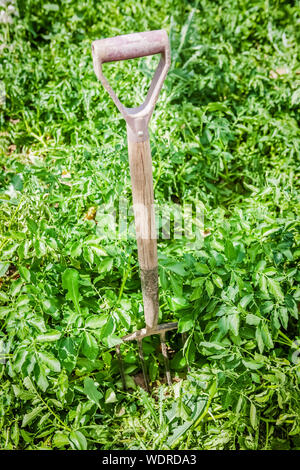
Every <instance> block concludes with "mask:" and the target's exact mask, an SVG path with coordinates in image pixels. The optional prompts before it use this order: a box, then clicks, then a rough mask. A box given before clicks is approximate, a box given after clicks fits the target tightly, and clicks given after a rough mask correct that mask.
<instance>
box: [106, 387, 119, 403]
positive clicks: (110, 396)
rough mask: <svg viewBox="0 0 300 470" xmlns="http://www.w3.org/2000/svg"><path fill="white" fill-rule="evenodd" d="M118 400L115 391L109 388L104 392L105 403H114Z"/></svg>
mask: <svg viewBox="0 0 300 470" xmlns="http://www.w3.org/2000/svg"><path fill="white" fill-rule="evenodd" d="M117 401H118V399H117V397H116V394H115V392H114V391H113V389H112V388H109V389H107V390H106V392H105V403H116V402H117Z"/></svg>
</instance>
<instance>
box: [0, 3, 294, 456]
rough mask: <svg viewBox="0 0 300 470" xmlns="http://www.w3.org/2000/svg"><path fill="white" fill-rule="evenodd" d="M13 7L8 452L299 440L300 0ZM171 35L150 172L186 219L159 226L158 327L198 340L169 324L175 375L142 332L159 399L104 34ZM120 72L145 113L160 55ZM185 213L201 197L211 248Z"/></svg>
mask: <svg viewBox="0 0 300 470" xmlns="http://www.w3.org/2000/svg"><path fill="white" fill-rule="evenodd" d="M11 3H12V2H11ZM1 8H2V11H3V12H4V13H3V14H2V13H1V17H0V18H1V21H2V23H1V32H0V34H1V39H2V41H1V43H2V46H1V66H0V67H1V68H0V70H1V77H0V79H1V81H0V85H1V88H0V90H1V94H0V105H1V118H0V119H1V133H0V285H1V287H0V375H1V383H0V446H1V448H2V449H43V448H47V449H112V448H113V449H252V450H254V449H299V447H300V441H299V430H300V399H299V396H300V395H299V379H300V369H299V367H300V366H299V356H300V353H299V348H300V346H299V345H300V331H299V318H298V311H299V301H300V289H299V280H300V274H299V253H300V251H299V126H298V124H299V99H300V95H299V70H300V65H299V61H298V56H297V52H298V46H297V44H298V43H299V32H298V30H299V28H297V25H298V22H299V12H298V8H297V3H296V2H290V3H289V4H287V2H285V1H276V2H275V1H274V2H273V1H269V2H265V1H260V0H251V1H250V0H244V1H242V2H241V1H239V2H238V1H235V0H230V1H229V0H228V1H227V0H224V1H222V2H221V1H220V2H219V1H216V2H208V1H206V0H203V1H201V2H195V4H192V3H190V2H189V3H187V2H183V1H175V2H174V1H172V2H168V1H166V2H160V1H158V0H157V1H154V2H151V5H149V6H148V5H147V7H146V8H145V7H144V6H143V4H142V3H141V2H139V1H134V2H133V1H131V0H128V1H126V2H120V1H118V0H113V1H110V2H107V1H102V2H94V1H92V0H85V1H81V2H79V1H76V0H69V1H68V2H65V6H64V8H63V9H62V8H61V6H60V2H52V3H45V2H42V1H40V0H28V1H26V2H23V1H22V0H18V1H17V2H15V3H13V5H12V8H8V4H6V6H4V7H2V6H1ZM5 15H6V16H5ZM125 20H126V21H125ZM124 28H125V29H124ZM160 28H164V29H166V30H167V31H168V35H169V38H170V43H171V51H172V67H171V69H170V72H169V73H168V76H167V79H166V82H165V85H164V88H163V89H162V92H161V98H160V104H158V105H157V108H156V109H155V112H154V114H153V118H152V124H151V126H152V131H153V133H152V135H151V142H152V155H153V164H152V168H153V180H154V191H155V198H156V200H155V203H156V205H157V206H158V207H161V210H162V211H163V210H165V211H168V210H169V209H170V211H171V213H172V214H173V215H172V216H171V222H170V228H169V229H168V227H167V226H166V225H165V224H163V223H162V221H160V225H159V230H160V236H159V239H158V266H159V279H160V286H159V289H160V299H159V303H160V313H159V322H160V323H162V322H169V321H170V322H178V330H179V332H180V333H182V334H183V335H185V343H184V346H183V344H182V341H181V338H180V335H178V334H177V335H176V334H173V333H171V332H170V333H169V334H170V337H169V342H168V353H169V357H170V368H171V372H172V377H173V379H174V380H173V383H172V385H171V386H169V387H168V386H167V385H166V384H165V383H164V374H163V364H164V361H163V356H162V351H161V348H160V345H159V341H158V339H155V337H152V338H145V339H144V340H143V353H144V357H145V362H146V366H147V370H148V373H149V380H150V382H151V384H152V389H153V390H152V393H151V394H148V393H146V392H145V390H144V389H143V386H144V384H143V379H142V376H141V373H140V366H139V364H138V358H137V354H136V349H135V347H134V345H133V344H129V343H128V344H126V345H123V344H121V339H120V338H121V337H122V336H123V335H126V334H128V333H130V332H132V331H135V330H138V329H140V328H142V327H143V326H144V323H143V321H144V320H143V311H142V308H141V303H142V293H141V285H140V280H139V271H138V265H137V261H136V260H137V250H136V241H135V238H134V236H131V234H130V233H132V232H130V230H131V229H132V226H133V214H132V213H131V212H130V210H129V208H130V205H131V199H130V197H131V196H130V194H131V191H130V179H129V166H128V155H127V148H126V145H125V141H126V139H125V135H126V129H125V125H124V123H123V122H122V121H121V120H120V117H119V115H118V113H117V111H116V110H115V107H114V105H113V103H112V102H111V100H110V99H109V97H108V96H107V95H106V94H105V92H104V90H102V89H101V88H100V87H99V83H98V81H97V79H96V77H95V75H94V72H93V68H92V64H91V53H90V46H91V43H92V41H93V40H95V39H96V38H102V37H111V36H114V35H116V34H119V33H123V34H126V33H132V32H137V31H146V30H155V29H160ZM119 65H120V66H118V67H114V66H113V67H112V68H111V69H110V76H111V80H112V82H113V83H115V84H116V85H117V87H118V88H117V90H116V91H117V92H118V93H119V95H120V97H121V99H122V100H123V102H124V104H125V105H126V106H131V105H132V104H133V102H134V103H135V102H136V101H135V100H136V99H138V100H139V99H140V101H142V99H143V96H144V95H145V94H146V91H147V89H148V84H149V82H150V80H151V77H152V71H153V69H154V68H155V65H156V63H153V62H152V61H151V60H150V58H148V59H145V60H143V61H140V62H138V61H135V60H134V61H133V62H131V61H130V62H126V65H125V63H122V64H119ZM107 67H111V66H109V65H107ZM123 199H125V201H127V204H128V212H127V222H128V227H129V228H128V231H127V230H124V231H123V232H122V230H120V231H119V232H116V222H117V221H119V220H120V213H122V211H123V208H124V205H123V202H122V203H121V202H120V201H123ZM166 202H167V203H168V207H166V206H164V207H162V206H163V204H165V203H166ZM183 207H186V210H187V211H188V210H189V208H190V209H191V211H192V214H193V215H195V212H196V209H197V208H198V209H199V210H200V209H201V210H200V212H201V214H202V215H203V217H202V216H201V217H200V218H199V219H197V220H198V221H200V222H199V223H200V225H199V227H198V229H199V230H200V232H201V233H202V236H201V237H199V238H197V239H196V240H195V239H194V238H193V237H192V236H191V234H189V233H188V232H186V233H185V234H182V236H181V237H177V236H175V234H176V226H175V224H174V219H175V218H176V217H175V215H174V214H175V213H176V210H177V209H179V208H180V210H181V208H183ZM126 210H127V209H126ZM168 233H170V235H168ZM197 233H199V232H197ZM117 345H120V347H121V349H122V355H123V358H124V372H125V376H126V384H127V387H128V389H129V390H128V391H124V390H123V389H122V383H121V378H120V374H119V369H118V358H117V355H116V353H115V347H116V346H117Z"/></svg>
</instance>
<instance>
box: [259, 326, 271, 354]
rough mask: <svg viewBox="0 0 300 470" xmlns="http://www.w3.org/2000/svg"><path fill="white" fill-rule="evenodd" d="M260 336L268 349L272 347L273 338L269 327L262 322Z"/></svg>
mask: <svg viewBox="0 0 300 470" xmlns="http://www.w3.org/2000/svg"><path fill="white" fill-rule="evenodd" d="M260 331H261V336H262V339H263V342H264V344H265V345H266V346H267V348H268V349H271V348H273V347H274V344H273V340H272V336H271V333H270V331H269V328H268V326H267V324H266V323H263V324H262V325H261V326H260Z"/></svg>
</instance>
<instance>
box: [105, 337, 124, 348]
mask: <svg viewBox="0 0 300 470" xmlns="http://www.w3.org/2000/svg"><path fill="white" fill-rule="evenodd" d="M103 342H104V343H106V344H107V346H108V347H109V348H113V347H115V346H117V344H122V342H123V341H122V339H121V338H119V337H118V336H117V335H109V336H107V338H103Z"/></svg>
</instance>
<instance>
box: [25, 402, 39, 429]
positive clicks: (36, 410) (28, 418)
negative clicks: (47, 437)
mask: <svg viewBox="0 0 300 470" xmlns="http://www.w3.org/2000/svg"><path fill="white" fill-rule="evenodd" d="M42 409H43V408H42V407H41V406H38V407H37V408H34V409H33V410H32V411H30V413H26V414H25V415H24V416H23V420H22V428H24V427H25V426H28V424H30V423H31V422H32V421H33V420H35V418H37V417H38V416H40V414H41V411H42Z"/></svg>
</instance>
